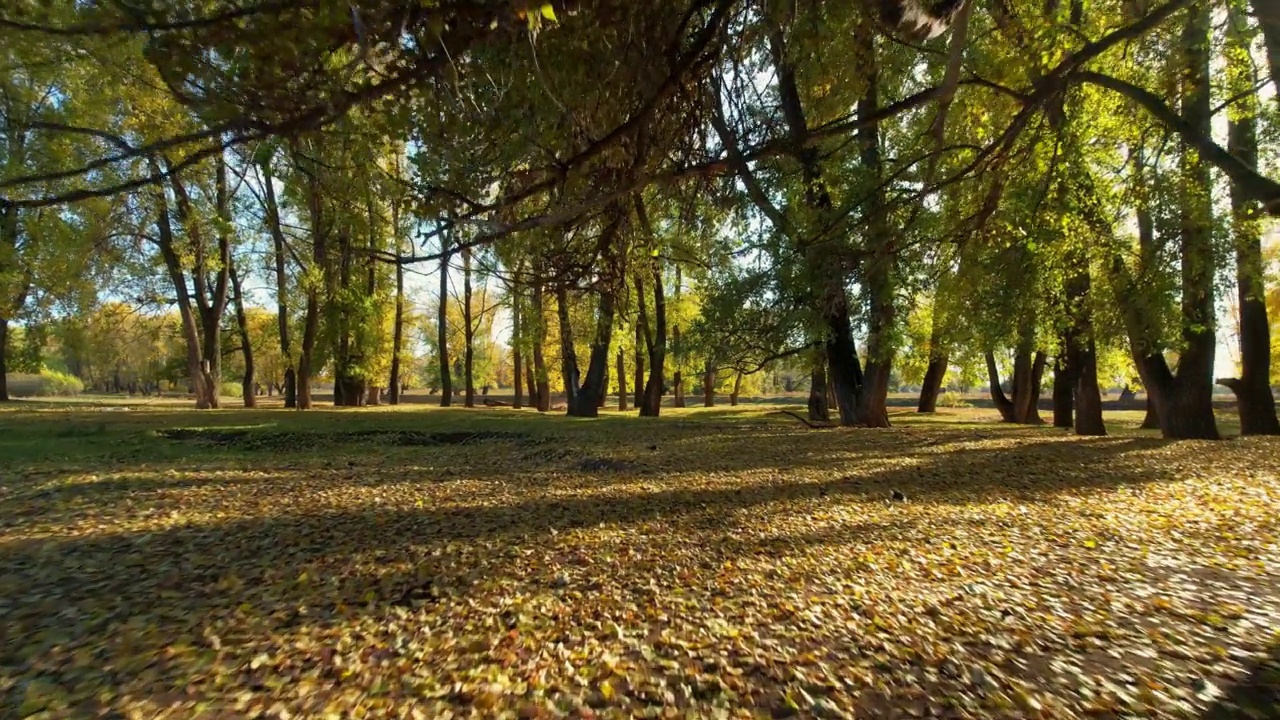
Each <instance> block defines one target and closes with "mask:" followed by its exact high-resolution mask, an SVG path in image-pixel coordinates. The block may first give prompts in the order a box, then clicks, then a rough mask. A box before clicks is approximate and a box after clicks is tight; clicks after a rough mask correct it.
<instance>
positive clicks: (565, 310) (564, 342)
mask: <svg viewBox="0 0 1280 720" xmlns="http://www.w3.org/2000/svg"><path fill="white" fill-rule="evenodd" d="M556 318H557V319H558V320H559V323H560V372H561V382H563V383H564V396H565V405H566V406H567V407H569V408H572V407H574V403H575V402H576V401H577V398H578V380H579V371H578V354H577V352H576V351H575V350H574V349H573V325H572V323H571V322H570V320H569V288H568V287H567V286H566V285H564V284H563V283H561V284H560V285H559V286H557V287H556Z"/></svg>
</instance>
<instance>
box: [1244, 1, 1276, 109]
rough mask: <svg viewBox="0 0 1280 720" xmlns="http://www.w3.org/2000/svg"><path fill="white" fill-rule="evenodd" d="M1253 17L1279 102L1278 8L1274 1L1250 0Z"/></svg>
mask: <svg viewBox="0 0 1280 720" xmlns="http://www.w3.org/2000/svg"><path fill="white" fill-rule="evenodd" d="M1249 4H1250V5H1251V6H1252V8H1253V15H1254V17H1256V18H1257V20H1258V27H1259V28H1261V29H1262V42H1263V45H1264V46H1265V47H1266V49H1267V67H1268V68H1269V69H1270V70H1271V81H1272V83H1273V84H1274V85H1275V89H1276V93H1275V97H1276V101H1277V102H1280V6H1277V4H1276V2H1275V0H1250V3H1249Z"/></svg>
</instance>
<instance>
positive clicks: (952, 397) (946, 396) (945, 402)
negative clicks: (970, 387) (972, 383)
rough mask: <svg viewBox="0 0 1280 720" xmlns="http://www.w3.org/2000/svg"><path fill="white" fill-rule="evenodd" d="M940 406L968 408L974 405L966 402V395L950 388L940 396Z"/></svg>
mask: <svg viewBox="0 0 1280 720" xmlns="http://www.w3.org/2000/svg"><path fill="white" fill-rule="evenodd" d="M938 407H945V408H967V407H973V406H972V405H970V404H969V403H967V402H965V399H964V395H961V394H960V393H958V392H955V391H954V390H948V391H946V392H944V393H942V394H941V395H939V396H938Z"/></svg>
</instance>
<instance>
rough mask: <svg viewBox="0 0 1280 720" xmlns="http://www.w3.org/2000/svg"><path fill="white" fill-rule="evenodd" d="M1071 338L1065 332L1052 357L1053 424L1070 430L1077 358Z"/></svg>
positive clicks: (1073, 406) (1072, 424) (1073, 423)
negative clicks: (1056, 351)
mask: <svg viewBox="0 0 1280 720" xmlns="http://www.w3.org/2000/svg"><path fill="white" fill-rule="evenodd" d="M1071 342H1072V339H1071V338H1069V337H1067V336H1066V335H1065V334H1064V336H1063V338H1062V340H1061V346H1060V347H1059V348H1058V354H1057V355H1056V356H1055V357H1054V359H1053V426H1054V427H1056V428H1064V429H1067V430H1070V429H1071V428H1073V427H1075V423H1076V421H1075V391H1076V378H1075V373H1074V372H1073V371H1074V369H1075V367H1076V362H1077V361H1078V359H1077V358H1076V357H1074V353H1073V352H1072V350H1071V349H1070V343H1071Z"/></svg>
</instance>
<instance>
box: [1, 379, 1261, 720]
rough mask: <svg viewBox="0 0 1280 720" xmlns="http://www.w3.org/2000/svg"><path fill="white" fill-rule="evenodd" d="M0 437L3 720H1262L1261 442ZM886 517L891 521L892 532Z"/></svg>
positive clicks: (522, 434) (261, 419)
mask: <svg viewBox="0 0 1280 720" xmlns="http://www.w3.org/2000/svg"><path fill="white" fill-rule="evenodd" d="M105 407H106V406H101V405H97V404H94V403H90V404H74V403H71V404H68V403H61V404H45V405H41V404H21V403H20V404H18V405H17V409H12V410H6V411H4V412H0V717H47V718H82V717H83V718H88V717H104V716H105V717H129V718H134V717H137V718H144V717H145V718H152V717H175V718H176V717H181V718H189V717H211V718H212V717H250V716H259V717H294V718H297V717H317V718H326V717H365V718H384V717H388V718H395V717H412V718H436V717H447V716H449V714H450V713H452V714H453V716H461V717H467V716H477V717H501V716H503V713H504V712H506V713H509V714H508V715H507V716H510V717H517V716H518V717H560V716H570V717H669V716H678V717H686V716H696V717H717V716H725V717H738V716H743V717H778V716H791V715H795V716H807V717H897V716H903V717H905V716H912V715H924V714H931V713H932V714H936V715H942V716H950V717H965V716H970V717H1001V716H1004V717H1029V716H1044V717H1078V716H1082V715H1087V714H1093V715H1096V716H1103V717H1115V716H1122V715H1138V716H1161V717H1199V716H1201V715H1211V716H1215V717H1234V716H1239V717H1249V716H1250V715H1249V714H1248V712H1250V711H1252V712H1254V713H1263V715H1262V716H1267V715H1266V713H1268V712H1274V710H1275V708H1276V707H1277V706H1278V705H1277V700H1278V699H1280V696H1277V694H1276V693H1277V688H1278V687H1280V676H1278V674H1277V672H1276V658H1277V657H1280V655H1278V654H1277V650H1276V646H1277V644H1280V638H1278V637H1276V635H1275V632H1276V628H1277V627H1280V590H1278V589H1280V577H1277V575H1278V574H1280V573H1278V570H1277V568H1278V566H1277V564H1276V561H1277V558H1278V554H1280V551H1278V549H1277V545H1276V539H1277V537H1278V533H1277V530H1278V528H1280V519H1278V518H1280V513H1277V510H1278V509H1280V482H1278V481H1277V475H1278V474H1280V452H1277V451H1280V442H1278V441H1276V440H1272V439H1258V438H1246V439H1237V440H1230V441H1225V442H1220V443H1207V442H1185V443H1167V442H1164V441H1162V440H1159V439H1158V438H1156V437H1153V436H1152V435H1151V434H1150V433H1146V432H1140V431H1136V430H1134V429H1133V427H1132V426H1133V425H1136V423H1137V422H1138V421H1140V420H1141V413H1127V414H1118V413H1110V414H1108V422H1109V424H1110V426H1111V428H1112V430H1113V436H1112V437H1109V438H1100V439H1077V438H1073V437H1070V436H1069V435H1067V434H1065V433H1062V432H1060V431H1055V430H1053V429H1051V428H1021V429H1019V428H1009V427H1005V426H1001V425H999V424H997V423H995V422H993V419H994V418H993V411H991V410H990V409H983V408H966V409H957V410H944V411H943V412H942V413H939V415H937V416H933V417H917V416H913V415H911V414H909V413H899V412H898V411H896V410H895V415H894V420H895V425H896V427H895V428H893V429H890V430H841V429H836V430H816V431H815V430H808V429H805V428H803V427H802V426H800V425H799V423H797V422H795V421H794V420H793V419H791V418H787V417H785V416H779V415H776V414H771V413H772V412H773V411H775V410H776V409H778V406H776V405H770V404H765V403H761V404H753V405H750V406H745V407H742V408H738V409H730V408H714V409H706V410H704V409H701V408H698V409H687V410H679V411H676V410H671V411H666V410H664V418H663V419H661V420H658V421H652V420H641V419H639V418H633V417H629V416H621V415H618V414H616V413H606V415H605V417H603V418H601V419H600V420H598V421H584V420H575V419H569V418H563V417H550V416H538V415H537V414H536V413H532V412H529V411H523V412H516V411H512V410H509V409H505V410H474V411H467V410H461V409H459V410H436V409H425V408H423V407H422V406H410V407H407V408H397V409H389V408H370V409H363V410H354V411H352V410H348V411H334V410H321V411H316V412H312V413H292V412H286V411H281V410H258V411H245V410H223V411H217V412H205V413H196V412H192V411H188V410H185V409H181V408H178V407H176V406H173V405H170V404H167V403H152V404H148V405H139V406H134V407H133V408H131V409H118V410H108V409H104V408H105ZM892 490H899V491H901V492H902V493H904V494H905V495H906V496H907V498H908V499H907V501H906V502H891V501H890V500H889V496H890V492H891V491H892Z"/></svg>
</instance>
